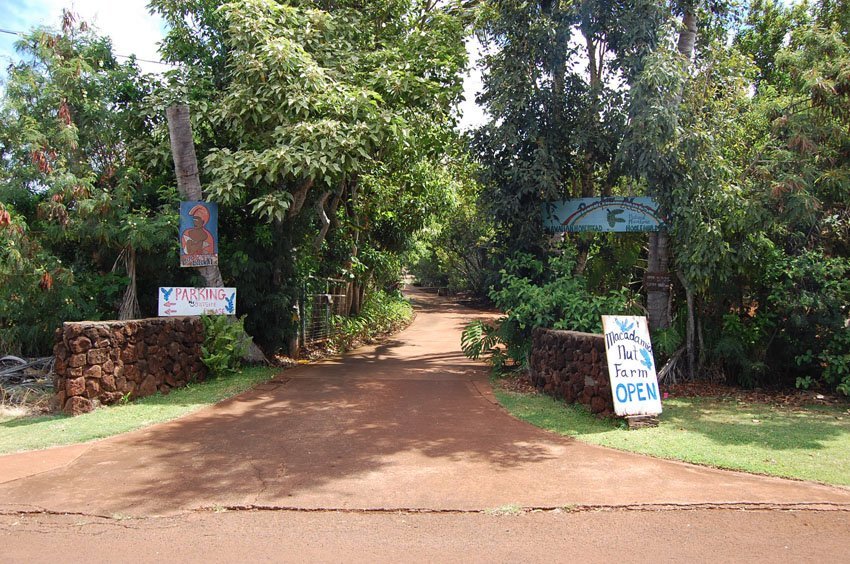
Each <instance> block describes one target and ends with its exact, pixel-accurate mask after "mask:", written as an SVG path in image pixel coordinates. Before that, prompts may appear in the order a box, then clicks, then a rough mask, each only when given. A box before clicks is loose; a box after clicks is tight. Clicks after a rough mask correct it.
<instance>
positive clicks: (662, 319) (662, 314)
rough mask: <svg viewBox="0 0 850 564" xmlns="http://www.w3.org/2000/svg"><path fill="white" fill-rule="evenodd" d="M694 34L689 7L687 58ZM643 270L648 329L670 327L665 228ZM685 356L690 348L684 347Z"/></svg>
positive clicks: (682, 35) (682, 40)
mask: <svg viewBox="0 0 850 564" xmlns="http://www.w3.org/2000/svg"><path fill="white" fill-rule="evenodd" d="M696 36H697V17H696V13H694V12H693V11H690V10H689V11H687V12H685V15H684V17H683V18H682V29H681V31H680V32H679V41H678V44H677V48H678V50H679V53H680V54H682V55H683V56H684V57H685V58H686V59H687V60H688V61H690V60H691V58H692V57H693V54H694V44H695V43H696ZM647 274H649V275H650V276H651V277H652V278H653V279H654V281H653V283H652V285H651V286H650V287H649V288H648V289H647V292H646V309H647V311H648V313H649V327H650V328H651V329H666V328H667V327H670V323H671V321H672V319H671V318H672V315H671V311H670V301H671V300H670V284H669V282H668V283H667V284H663V283H659V282H660V281H663V279H664V278H663V277H666V278H667V280H668V281H669V279H670V236H669V234H668V233H667V232H666V231H663V230H662V231H658V232H657V233H650V234H649V264H648V268H647ZM688 354H689V357H691V356H692V355H693V351H688Z"/></svg>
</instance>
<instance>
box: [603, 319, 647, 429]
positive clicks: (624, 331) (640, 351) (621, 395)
mask: <svg viewBox="0 0 850 564" xmlns="http://www.w3.org/2000/svg"><path fill="white" fill-rule="evenodd" d="M602 330H603V334H604V337H605V356H606V358H607V361H608V376H609V378H610V381H611V395H612V396H613V400H614V412H615V413H616V414H617V415H619V416H631V415H658V414H660V413H661V393H660V391H659V389H658V377H657V375H656V372H655V357H654V355H653V351H652V342H651V341H650V338H649V325H648V324H647V321H646V318H645V317H642V316H635V315H603V316H602Z"/></svg>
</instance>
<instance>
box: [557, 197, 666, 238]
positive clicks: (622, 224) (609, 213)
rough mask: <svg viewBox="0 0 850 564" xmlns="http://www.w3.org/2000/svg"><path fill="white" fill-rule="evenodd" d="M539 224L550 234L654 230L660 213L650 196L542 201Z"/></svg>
mask: <svg viewBox="0 0 850 564" xmlns="http://www.w3.org/2000/svg"><path fill="white" fill-rule="evenodd" d="M543 226H544V227H545V228H546V229H547V230H548V231H552V232H554V233H564V232H570V233H574V232H581V231H609V232H617V233H627V232H636V231H658V230H660V229H662V228H664V227H665V222H664V216H662V215H661V212H660V211H659V209H658V202H656V201H655V200H654V199H653V198H648V197H641V198H628V197H622V196H603V197H601V198H573V199H570V200H562V201H560V202H547V203H544V204H543Z"/></svg>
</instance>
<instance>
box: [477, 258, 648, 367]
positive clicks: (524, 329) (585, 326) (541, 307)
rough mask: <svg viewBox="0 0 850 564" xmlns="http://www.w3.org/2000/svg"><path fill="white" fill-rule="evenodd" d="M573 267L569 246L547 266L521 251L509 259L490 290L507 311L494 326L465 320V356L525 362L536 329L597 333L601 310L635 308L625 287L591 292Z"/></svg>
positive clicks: (505, 362) (504, 362)
mask: <svg viewBox="0 0 850 564" xmlns="http://www.w3.org/2000/svg"><path fill="white" fill-rule="evenodd" d="M575 267H576V255H575V251H574V250H573V249H571V248H567V249H565V250H564V251H563V252H562V254H560V255H558V256H553V257H551V258H550V259H549V261H548V263H547V264H546V265H544V264H543V263H542V262H541V261H539V260H537V259H535V258H534V257H532V256H531V255H528V254H523V253H520V254H517V255H515V256H514V257H513V258H511V259H508V260H507V261H506V266H505V268H504V269H503V270H501V272H500V274H501V280H500V285H499V287H498V288H496V289H493V290H491V292H490V298H491V299H492V300H493V301H494V302H495V304H496V306H497V307H498V308H499V309H501V310H502V311H503V312H505V315H504V316H503V317H502V318H501V319H499V320H498V321H497V322H496V324H495V325H490V324H486V323H482V322H473V323H471V324H469V325H468V326H467V327H466V329H465V330H464V332H463V336H462V338H461V348H462V349H463V351H464V354H466V355H467V356H468V357H470V358H478V357H479V356H481V355H487V356H489V359H488V360H489V362H491V364H493V366H494V368H496V369H497V370H501V369H503V368H504V367H505V366H507V365H513V366H526V365H527V363H528V356H529V353H530V351H531V331H532V329H534V328H535V327H547V328H552V329H567V330H571V331H585V332H588V333H594V332H595V333H599V332H601V331H602V315H603V314H612V313H620V314H626V313H635V312H636V311H637V306H636V303H637V302H636V299H635V296H633V295H632V294H631V292H630V291H629V290H627V289H621V290H616V291H611V292H608V293H607V294H603V295H599V294H593V293H591V292H589V291H588V290H587V285H586V283H585V280H584V278H583V277H582V276H580V275H575V274H573V273H574V272H575ZM538 280H539V281H538Z"/></svg>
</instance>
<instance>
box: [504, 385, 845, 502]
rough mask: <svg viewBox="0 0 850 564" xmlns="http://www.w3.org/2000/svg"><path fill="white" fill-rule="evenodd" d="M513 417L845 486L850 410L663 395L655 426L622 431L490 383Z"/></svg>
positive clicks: (643, 449)
mask: <svg viewBox="0 0 850 564" xmlns="http://www.w3.org/2000/svg"><path fill="white" fill-rule="evenodd" d="M495 391H496V397H497V398H498V399H499V401H500V402H501V403H502V405H503V406H505V408H507V409H508V411H510V412H511V413H512V414H513V415H514V416H516V417H518V418H520V419H522V420H524V421H528V422H529V423H531V424H533V425H536V426H538V427H542V428H544V429H548V430H550V431H554V432H556V433H560V434H563V435H569V436H572V437H575V438H576V439H578V440H580V441H583V442H586V443H591V444H596V445H602V446H607V447H611V448H615V449H619V450H627V451H631V452H638V453H642V454H648V455H650V456H657V457H659V458H669V459H674V460H684V461H687V462H693V463H696V464H704V465H707V466H714V467H717V468H729V469H734V470H743V471H745V472H753V473H757V474H769V475H772V476H782V477H787V478H797V479H800V480H812V481H816V482H823V483H827V484H835V485H842V486H850V409H848V408H847V405H846V404H845V405H844V406H843V407H833V406H807V407H804V408H795V407H779V406H774V405H767V404H757V403H743V402H740V401H736V400H734V399H731V400H730V399H716V398H699V397H695V398H670V399H666V400H664V402H663V408H664V413H663V414H662V415H661V418H660V419H661V423H660V425H659V426H658V427H656V428H651V429H640V430H637V431H629V430H628V429H626V428H625V422H620V421H613V420H600V419H597V418H596V417H594V416H593V415H591V414H590V413H588V412H587V411H586V410H585V409H584V408H582V407H580V406H574V405H566V404H564V403H563V402H559V401H556V400H554V399H552V398H550V397H548V396H545V395H541V394H525V393H516V392H509V391H505V390H500V389H498V388H497V389H496V390H495Z"/></svg>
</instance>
